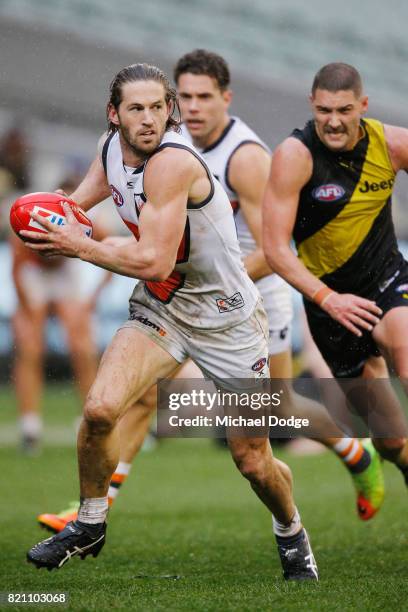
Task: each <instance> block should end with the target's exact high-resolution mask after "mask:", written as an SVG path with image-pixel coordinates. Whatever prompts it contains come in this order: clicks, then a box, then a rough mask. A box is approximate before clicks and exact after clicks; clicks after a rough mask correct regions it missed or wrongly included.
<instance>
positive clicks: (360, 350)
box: [304, 260, 408, 378]
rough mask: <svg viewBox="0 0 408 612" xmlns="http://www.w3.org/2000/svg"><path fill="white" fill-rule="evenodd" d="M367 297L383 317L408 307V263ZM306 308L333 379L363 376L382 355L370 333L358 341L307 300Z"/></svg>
mask: <svg viewBox="0 0 408 612" xmlns="http://www.w3.org/2000/svg"><path fill="white" fill-rule="evenodd" d="M364 297H366V296H364ZM367 297H368V299H371V300H374V301H375V302H376V304H377V306H379V308H381V310H382V311H383V316H384V314H385V313H386V312H388V311H389V310H392V309H393V308H396V307H397V306H408V263H407V262H406V261H405V260H403V262H402V264H401V266H400V267H399V268H398V270H397V271H396V272H395V273H394V274H393V275H392V276H391V277H390V278H388V279H384V280H382V281H380V282H379V284H378V288H377V291H376V293H375V294H374V295H370V296H367ZM304 304H305V310H306V315H307V320H308V323H309V327H310V332H311V334H312V336H313V340H314V341H315V343H316V345H317V347H318V349H319V351H320V352H321V354H322V356H323V359H324V360H325V361H326V363H327V365H328V366H329V368H330V369H331V371H332V373H333V376H335V377H336V378H354V377H356V376H360V375H361V374H362V372H363V369H364V364H365V362H366V361H367V359H368V358H369V357H371V356H373V355H374V356H379V355H380V351H379V349H378V346H377V345H376V343H375V342H374V340H373V337H372V335H371V332H369V331H364V330H363V335H362V336H361V337H360V338H358V337H357V336H355V335H354V334H353V333H352V332H350V331H348V330H347V329H346V328H345V327H344V326H343V325H341V323H338V322H337V321H335V320H334V319H332V318H331V317H330V316H329V315H328V314H327V313H326V312H324V311H323V310H322V309H321V308H320V307H319V306H317V305H316V304H314V303H312V302H309V301H308V300H304Z"/></svg>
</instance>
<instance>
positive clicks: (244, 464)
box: [234, 448, 269, 484]
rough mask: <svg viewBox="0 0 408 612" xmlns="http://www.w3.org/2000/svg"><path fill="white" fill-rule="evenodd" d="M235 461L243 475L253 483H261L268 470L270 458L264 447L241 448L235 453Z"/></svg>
mask: <svg viewBox="0 0 408 612" xmlns="http://www.w3.org/2000/svg"><path fill="white" fill-rule="evenodd" d="M234 461H235V464H236V466H237V468H238V469H239V471H240V472H241V474H242V476H243V477H244V478H246V479H247V480H249V481H250V482H251V483H254V484H256V483H261V482H263V481H264V480H265V478H266V476H267V472H268V464H269V462H268V458H267V456H266V454H265V451H264V449H263V448H261V449H256V450H254V449H241V450H240V451H239V452H236V453H235V454H234Z"/></svg>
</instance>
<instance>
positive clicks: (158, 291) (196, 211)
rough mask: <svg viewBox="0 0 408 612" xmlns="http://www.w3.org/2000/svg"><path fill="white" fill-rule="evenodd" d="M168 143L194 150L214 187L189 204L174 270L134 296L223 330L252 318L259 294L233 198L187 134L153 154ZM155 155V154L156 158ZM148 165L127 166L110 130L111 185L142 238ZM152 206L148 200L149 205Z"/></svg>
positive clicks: (171, 136)
mask: <svg viewBox="0 0 408 612" xmlns="http://www.w3.org/2000/svg"><path fill="white" fill-rule="evenodd" d="M165 147H175V148H182V149H186V150H187V151H189V152H190V153H191V154H192V155H194V156H195V157H196V158H197V159H199V161H200V163H201V164H202V165H203V167H204V168H205V170H206V172H207V175H208V178H209V181H210V184H211V190H210V193H209V195H208V197H207V198H206V199H205V200H204V201H203V202H201V203H200V204H191V203H189V202H187V222H186V227H185V232H184V235H183V238H182V241H181V243H180V246H179V249H178V253H177V262H176V266H175V269H174V271H173V272H172V274H171V275H170V276H169V278H168V279H167V280H166V281H164V282H157V281H143V282H140V283H139V285H138V287H137V289H136V290H135V294H134V296H133V297H134V299H136V300H137V299H138V295H143V293H142V294H141V293H140V291H142V292H144V295H143V303H146V301H147V303H148V305H149V306H150V307H151V308H152V309H153V310H155V311H157V312H159V313H160V312H163V314H165V315H167V316H168V315H169V314H170V315H171V316H172V317H173V318H174V319H176V320H177V319H178V320H180V321H181V322H182V323H184V324H187V325H188V326H190V327H192V328H198V329H211V330H221V329H225V328H227V327H231V326H232V325H235V324H237V323H240V322H242V321H244V320H245V319H247V318H248V317H249V316H250V315H251V314H252V312H253V310H254V307H255V305H256V302H257V300H258V292H257V290H256V288H255V286H254V284H253V283H252V281H251V280H250V278H249V277H248V275H247V273H246V271H245V269H244V267H243V264H242V262H241V254H240V249H239V245H238V240H237V237H236V231H235V225H234V219H233V214H232V211H231V206H230V204H229V201H228V197H227V195H226V193H225V192H224V190H223V189H222V187H221V185H220V183H219V182H218V181H217V180H215V179H214V178H213V177H212V175H211V172H210V171H209V169H208V168H207V166H206V164H205V162H204V161H203V160H202V158H201V157H200V156H199V154H198V153H197V152H196V151H195V149H194V148H193V147H192V145H191V144H190V143H189V142H187V140H186V139H185V138H183V136H181V135H180V134H177V133H176V132H173V131H169V132H166V133H165V134H164V136H163V139H162V141H161V143H160V145H159V147H158V148H157V149H156V151H154V153H153V154H152V155H154V154H156V153H157V152H159V151H161V150H162V149H164V148H165ZM151 157H152V156H150V158H151ZM150 158H148V159H147V160H146V162H145V163H144V164H142V165H141V166H139V167H138V168H136V169H131V170H130V171H129V169H128V168H126V167H125V166H124V164H123V157H122V151H121V147H120V141H119V134H118V133H117V132H115V133H111V134H110V135H109V136H108V138H107V139H106V141H105V144H104V146H103V149H102V161H103V164H104V168H105V172H106V176H107V180H108V183H109V185H110V188H111V192H112V198H113V200H114V202H115V204H116V208H117V211H118V213H119V215H120V216H121V218H122V219H123V221H124V222H125V224H126V225H127V227H128V228H129V229H130V230H131V232H132V233H133V234H134V236H135V237H136V239H139V215H140V212H141V210H142V208H143V206H144V205H145V204H146V203H147V196H146V194H145V192H144V185H143V177H144V172H145V169H146V165H147V163H148V161H149V159H150ZM147 205H149V203H147Z"/></svg>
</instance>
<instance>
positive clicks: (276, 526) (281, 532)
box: [272, 508, 302, 538]
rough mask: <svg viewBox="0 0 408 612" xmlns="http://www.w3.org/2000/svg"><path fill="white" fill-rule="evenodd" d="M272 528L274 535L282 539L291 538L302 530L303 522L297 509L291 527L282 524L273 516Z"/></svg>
mask: <svg viewBox="0 0 408 612" xmlns="http://www.w3.org/2000/svg"><path fill="white" fill-rule="evenodd" d="M272 526H273V533H274V534H275V535H277V536H279V537H281V538H289V537H290V536H294V535H296V534H297V533H299V531H300V530H301V529H302V522H301V520H300V515H299V512H298V509H297V508H295V514H294V515H293V518H292V520H291V521H290V523H289V525H285V524H284V523H280V522H279V521H278V520H276V518H275V517H274V516H273V515H272Z"/></svg>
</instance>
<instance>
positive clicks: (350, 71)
mask: <svg viewBox="0 0 408 612" xmlns="http://www.w3.org/2000/svg"><path fill="white" fill-rule="evenodd" d="M316 89H325V90H326V91H331V92H336V91H341V90H344V91H347V90H350V89H351V90H352V91H353V92H354V94H355V96H356V97H357V98H358V97H360V96H361V93H362V91H363V84H362V81H361V76H360V74H359V72H358V70H356V69H355V68H354V67H353V66H350V65H349V64H343V63H341V62H334V63H332V64H326V66H323V68H320V70H319V72H318V73H317V74H316V76H315V78H314V80H313V85H312V96H313V95H314V94H315V92H316Z"/></svg>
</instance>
